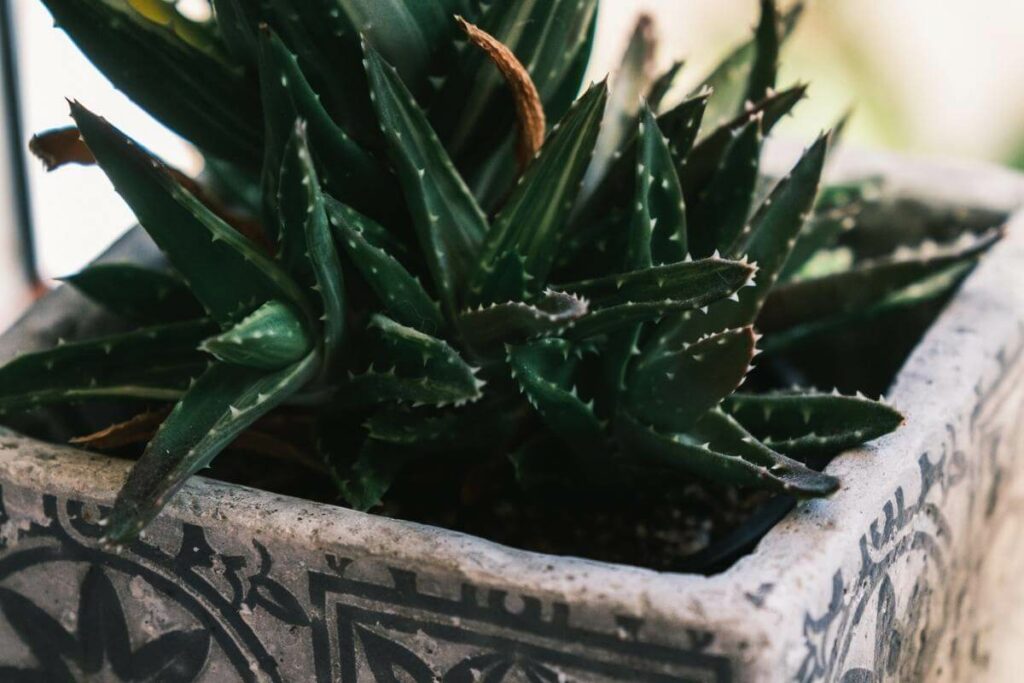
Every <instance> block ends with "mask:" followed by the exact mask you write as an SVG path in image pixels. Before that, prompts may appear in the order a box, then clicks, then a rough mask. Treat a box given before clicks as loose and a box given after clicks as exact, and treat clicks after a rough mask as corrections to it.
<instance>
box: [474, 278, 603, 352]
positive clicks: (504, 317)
mask: <svg viewBox="0 0 1024 683" xmlns="http://www.w3.org/2000/svg"><path fill="white" fill-rule="evenodd" d="M586 313H587V302H586V301H584V300H583V299H580V298H579V297H576V296H573V295H572V294H566V293H564V292H556V291H547V292H545V293H543V294H542V295H541V296H539V297H537V298H536V299H535V300H533V301H531V302H525V301H509V302H507V303H503V304H491V305H489V306H484V307H480V308H477V309H469V310H467V311H463V312H462V313H461V314H460V315H459V319H458V327H459V329H460V330H462V333H463V335H464V336H465V337H466V340H467V341H468V342H469V344H470V345H471V346H475V347H487V346H490V345H493V344H496V343H503V344H504V343H516V342H522V341H524V340H527V339H535V338H537V337H545V336H549V335H554V334H558V333H559V332H560V331H562V330H564V329H566V328H568V327H570V326H571V325H572V323H573V322H574V321H576V320H579V319H580V318H581V317H583V316H584V315H586Z"/></svg>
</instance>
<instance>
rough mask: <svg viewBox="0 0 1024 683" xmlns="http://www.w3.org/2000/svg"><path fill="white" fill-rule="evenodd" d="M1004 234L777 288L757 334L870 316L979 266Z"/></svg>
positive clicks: (931, 246)
mask: <svg viewBox="0 0 1024 683" xmlns="http://www.w3.org/2000/svg"><path fill="white" fill-rule="evenodd" d="M1003 234H1004V233H1003V231H1002V230H1001V229H996V230H989V231H987V232H985V233H983V234H981V235H973V234H971V233H965V234H964V235H963V236H962V237H961V239H960V240H958V241H957V242H955V243H953V244H947V245H936V244H935V243H926V244H924V245H922V246H920V247H918V248H917V249H904V250H902V251H899V252H896V253H894V254H893V256H891V257H890V258H886V259H878V260H873V261H863V262H861V263H858V264H856V265H855V266H854V267H853V268H852V269H851V270H847V271H844V272H840V273H835V274H833V275H827V276H825V277H819V278H814V279H810V280H801V281H798V282H790V283H787V284H782V285H778V286H776V287H775V288H773V289H772V291H771V292H770V294H769V295H768V297H767V299H766V300H765V303H764V307H763V308H762V310H761V314H760V316H759V317H758V329H760V330H762V331H764V332H766V333H769V332H778V331H780V330H786V329H789V328H792V327H796V326H797V325H803V324H807V323H812V322H817V321H821V320H825V319H828V318H832V317H835V316H846V315H850V314H854V313H856V312H858V311H863V310H867V309H869V308H872V307H873V306H876V305H878V304H881V303H883V302H884V301H886V300H887V299H888V298H889V297H891V296H892V295H893V294H895V293H897V292H899V291H901V290H904V289H906V288H907V287H910V286H912V285H914V284H915V283H918V282H924V281H926V280H927V279H928V278H930V277H932V276H934V275H937V274H939V273H942V272H944V271H946V270H948V269H949V268H951V267H955V266H957V265H958V264H961V263H968V262H971V261H973V260H975V259H976V258H977V257H978V256H979V255H980V254H982V253H984V252H985V251H987V250H988V249H989V248H991V247H992V245H993V244H995V243H996V242H998V241H999V240H1000V239H1001V238H1002V236H1003Z"/></svg>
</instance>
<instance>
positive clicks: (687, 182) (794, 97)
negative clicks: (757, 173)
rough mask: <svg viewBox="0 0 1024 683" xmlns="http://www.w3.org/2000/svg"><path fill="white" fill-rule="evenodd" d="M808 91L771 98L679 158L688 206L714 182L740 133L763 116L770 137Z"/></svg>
mask: <svg viewBox="0 0 1024 683" xmlns="http://www.w3.org/2000/svg"><path fill="white" fill-rule="evenodd" d="M806 92H807V86H805V85H797V86H794V87H792V88H788V89H786V90H782V91H780V92H777V93H773V94H771V95H768V96H767V97H765V98H764V99H763V100H761V101H760V102H757V103H756V104H754V105H752V106H751V107H749V108H748V109H747V110H745V111H744V112H743V113H741V114H740V115H738V116H736V117H735V118H733V119H732V120H730V121H726V122H725V123H723V124H721V125H719V126H718V127H717V128H715V129H714V130H712V131H711V132H710V133H708V134H707V135H706V136H705V137H703V138H701V140H700V142H698V143H697V144H696V145H694V147H693V150H692V151H691V152H690V153H689V154H688V155H687V156H686V157H685V158H682V159H680V166H679V179H680V180H681V181H682V183H683V195H684V196H685V197H686V201H687V204H694V203H696V200H697V198H698V197H700V193H701V192H703V191H704V189H705V188H706V187H707V185H708V183H709V182H711V179H712V178H713V177H714V175H715V171H716V169H717V168H718V166H719V164H720V163H721V161H722V157H723V156H724V155H725V153H726V151H727V150H728V149H729V144H730V143H731V142H732V140H733V138H734V137H735V135H736V132H737V131H739V130H741V129H742V128H743V127H744V126H746V125H747V124H748V123H750V122H751V121H753V120H754V119H755V118H757V117H759V116H760V117H761V131H762V133H763V134H764V135H768V133H770V132H771V130H772V128H774V127H775V124H776V123H778V122H779V120H780V119H781V118H782V117H783V116H785V115H786V114H788V113H789V112H790V110H792V109H793V107H795V106H796V104H797V103H798V102H799V101H800V100H802V99H803V97H804V95H805V94H806Z"/></svg>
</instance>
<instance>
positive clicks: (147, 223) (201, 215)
mask: <svg viewBox="0 0 1024 683" xmlns="http://www.w3.org/2000/svg"><path fill="white" fill-rule="evenodd" d="M71 113H72V115H73V116H74V117H75V121H76V122H77V123H78V128H79V130H81V131H82V136H83V137H84V138H85V142H86V144H88V145H89V149H90V150H91V151H92V153H93V154H94V155H95V156H96V159H97V161H98V162H99V164H100V166H101V167H102V168H103V171H104V172H105V173H106V174H107V176H108V177H109V178H110V180H111V182H113V184H114V189H116V190H117V191H118V193H119V194H120V195H121V196H122V197H124V199H125V201H126V202H128V205H129V206H130V207H131V208H132V211H134V212H135V215H136V217H137V218H138V219H139V222H140V223H141V224H142V227H143V228H145V230H146V232H148V233H149V235H150V236H151V237H152V238H153V240H154V241H155V242H156V243H157V245H158V246H159V247H160V248H161V250H163V252H164V253H165V254H167V257H168V258H169V259H170V261H171V263H172V264H173V265H174V267H175V269H176V270H177V271H178V272H179V273H180V274H181V275H182V276H183V277H184V278H185V281H186V282H187V283H188V285H189V288H190V289H191V290H192V293H193V294H195V296H196V298H197V299H198V300H199V301H200V302H201V303H202V304H203V307H204V308H205V309H206V310H207V311H208V312H209V313H210V315H211V316H213V317H214V318H215V319H216V320H218V321H219V322H221V323H232V322H234V321H237V320H239V319H241V318H243V317H245V315H247V314H248V313H250V312H251V311H253V310H254V309H255V308H256V307H258V306H259V305H261V304H263V303H265V302H266V301H269V300H271V299H279V300H282V301H285V302H287V303H288V304H289V305H293V306H297V307H299V308H301V307H303V306H304V305H305V300H304V298H303V295H302V294H301V293H300V292H299V290H298V287H297V286H296V285H295V283H294V282H293V281H292V280H291V278H289V277H288V276H287V275H286V274H285V273H284V272H283V271H282V270H281V269H280V268H279V267H278V266H277V264H275V263H274V262H273V261H272V260H271V259H270V258H268V257H267V256H265V255H263V254H262V253H261V252H260V251H259V249H258V248H257V247H256V245H255V244H253V243H252V242H250V241H249V240H247V239H246V238H245V237H242V236H241V235H240V234H239V233H238V232H237V231H236V230H234V229H233V228H231V227H230V226H228V225H227V224H226V223H224V222H223V221H222V220H221V219H219V218H218V217H217V216H215V215H214V214H213V213H211V212H210V210H209V209H207V208H206V207H205V206H203V204H202V203H200V202H199V201H198V200H197V199H196V198H195V197H194V196H193V195H191V194H190V193H189V192H188V191H186V190H185V189H184V188H183V187H182V186H181V185H179V184H178V183H177V182H176V181H175V180H174V178H172V177H171V175H170V174H169V173H168V172H167V171H166V170H165V168H164V167H163V166H162V165H161V164H160V163H159V162H158V161H156V160H155V159H154V158H153V157H152V156H150V155H149V154H148V153H146V152H145V151H143V150H142V149H141V148H140V147H139V146H138V145H136V144H135V143H134V142H132V141H131V140H130V139H128V138H127V137H125V136H124V135H123V134H122V133H121V131H119V130H118V129H116V128H114V127H113V126H111V125H110V124H109V123H107V122H106V121H105V120H103V119H101V118H100V117H98V116H96V115H94V114H92V113H91V112H89V111H88V110H87V109H85V108H84V107H82V106H81V105H79V104H77V103H72V105H71Z"/></svg>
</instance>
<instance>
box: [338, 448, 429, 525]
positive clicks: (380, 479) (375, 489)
mask: <svg viewBox="0 0 1024 683" xmlns="http://www.w3.org/2000/svg"><path fill="white" fill-rule="evenodd" d="M424 455H425V453H424V451H423V450H420V449H416V448H403V447H401V446H396V445H395V444H392V443H386V442H383V441H378V440H376V439H372V438H371V439H367V440H366V441H365V442H364V443H363V445H362V447H361V448H360V449H359V457H357V458H356V461H355V462H354V463H353V464H352V467H351V469H350V470H349V471H348V473H347V475H345V476H344V478H343V480H342V482H341V495H342V497H343V498H344V499H345V502H347V503H348V504H349V505H351V506H352V507H353V508H354V509H356V510H363V511H365V510H370V509H372V508H375V507H377V505H379V504H380V502H381V499H382V498H383V497H384V494H385V493H387V492H388V489H390V488H391V485H392V484H393V483H394V480H395V479H396V478H397V477H398V475H399V474H401V472H402V470H403V469H405V467H406V466H407V465H408V464H409V463H410V462H412V461H414V460H416V459H418V458H422V457H423V456H424Z"/></svg>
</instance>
